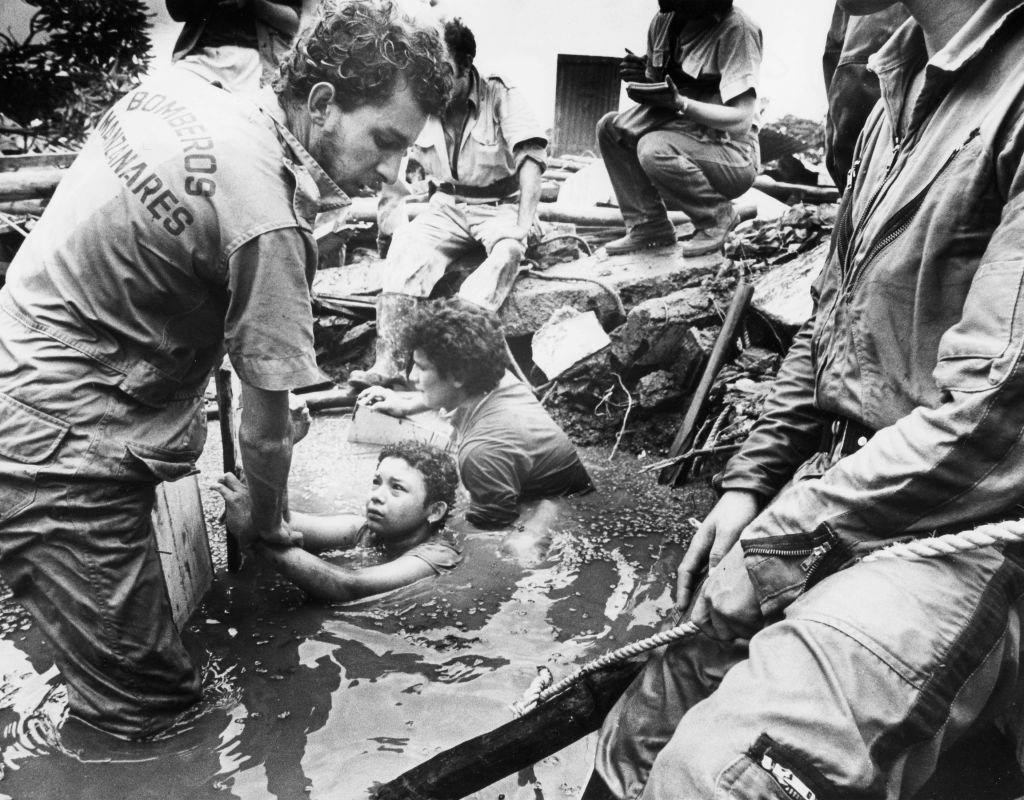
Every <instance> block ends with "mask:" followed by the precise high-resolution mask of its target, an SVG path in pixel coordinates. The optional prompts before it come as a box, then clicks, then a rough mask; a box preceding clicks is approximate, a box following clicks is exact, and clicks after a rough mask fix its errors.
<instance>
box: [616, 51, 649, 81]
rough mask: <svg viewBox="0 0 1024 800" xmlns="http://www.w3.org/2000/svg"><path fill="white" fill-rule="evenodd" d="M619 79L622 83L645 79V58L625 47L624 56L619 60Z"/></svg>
mask: <svg viewBox="0 0 1024 800" xmlns="http://www.w3.org/2000/svg"><path fill="white" fill-rule="evenodd" d="M619 79H620V80H621V81H623V82H624V83H630V82H636V83H641V82H643V81H645V80H647V59H646V58H644V57H642V56H638V55H637V54H636V53H634V52H633V51H632V50H630V49H629V48H627V49H626V55H625V57H624V58H623V59H622V61H620V62H619Z"/></svg>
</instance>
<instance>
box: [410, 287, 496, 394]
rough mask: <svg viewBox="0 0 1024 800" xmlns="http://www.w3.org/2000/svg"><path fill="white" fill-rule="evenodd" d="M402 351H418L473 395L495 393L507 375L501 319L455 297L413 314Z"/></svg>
mask: <svg viewBox="0 0 1024 800" xmlns="http://www.w3.org/2000/svg"><path fill="white" fill-rule="evenodd" d="M402 345H403V347H402V349H403V350H404V351H405V352H406V353H407V354H411V353H412V351H413V350H419V351H420V352H421V353H423V355H425V356H426V357H427V358H428V359H429V360H430V363H431V364H433V365H434V366H435V367H437V371H438V372H439V373H440V374H441V375H442V376H444V377H446V378H454V379H455V380H460V381H462V387H463V389H465V391H467V392H468V393H469V394H470V395H476V394H483V393H484V392H489V391H491V390H492V389H494V388H495V387H496V386H497V385H498V384H499V383H500V382H501V377H502V375H504V374H505V363H506V356H505V334H504V332H503V331H502V328H501V323H500V322H498V317H497V315H496V314H494V313H493V312H491V311H486V310H484V309H482V308H480V307H479V306H473V305H470V304H469V303H464V302H463V301H461V300H459V299H458V298H456V297H451V298H448V299H446V300H433V301H431V302H429V303H426V304H425V305H423V306H421V307H420V308H418V309H416V311H414V312H413V314H412V317H411V318H410V319H409V322H408V324H407V326H406V329H405V331H404V332H403V335H402Z"/></svg>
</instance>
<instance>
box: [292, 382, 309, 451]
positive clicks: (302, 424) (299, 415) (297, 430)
mask: <svg viewBox="0 0 1024 800" xmlns="http://www.w3.org/2000/svg"><path fill="white" fill-rule="evenodd" d="M288 411H289V413H290V414H291V421H292V444H298V443H299V442H301V441H302V440H303V439H305V438H306V434H307V433H309V426H310V425H312V424H313V417H312V416H310V413H309V406H307V405H306V401H305V400H303V399H302V398H301V397H296V396H295V395H293V394H290V395H288Z"/></svg>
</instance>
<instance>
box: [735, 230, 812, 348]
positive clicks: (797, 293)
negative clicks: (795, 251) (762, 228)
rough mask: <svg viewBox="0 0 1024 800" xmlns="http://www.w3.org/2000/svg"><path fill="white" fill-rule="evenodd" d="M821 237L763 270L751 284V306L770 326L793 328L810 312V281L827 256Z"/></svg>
mask: <svg viewBox="0 0 1024 800" xmlns="http://www.w3.org/2000/svg"><path fill="white" fill-rule="evenodd" d="M829 246H830V245H829V241H828V240H825V241H822V242H821V243H820V244H818V245H817V246H816V247H814V248H813V249H811V250H808V251H807V252H806V253H802V254H801V255H799V256H797V257H796V258H794V259H792V260H791V261H787V262H785V263H783V264H780V265H779V266H777V267H775V268H773V269H772V270H770V271H769V272H767V273H765V274H764V275H763V276H762V277H761V278H759V279H758V280H757V282H756V283H755V284H754V299H753V301H752V303H753V306H754V309H755V310H756V311H757V312H758V313H759V314H761V316H763V317H764V318H765V319H766V320H768V321H769V322H770V323H772V324H773V325H777V326H779V327H781V328H784V329H790V330H792V329H796V328H799V327H800V326H801V325H803V324H804V322H806V321H807V320H808V319H809V318H810V316H811V312H812V311H813V306H812V303H811V284H812V283H814V279H815V278H817V277H818V273H819V272H821V268H822V267H823V266H824V265H825V260H826V259H827V258H828V251H829Z"/></svg>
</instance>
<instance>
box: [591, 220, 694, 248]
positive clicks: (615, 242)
mask: <svg viewBox="0 0 1024 800" xmlns="http://www.w3.org/2000/svg"><path fill="white" fill-rule="evenodd" d="M675 243H676V229H675V228H673V227H672V225H671V224H669V222H668V221H667V220H666V222H665V224H664V226H658V227H656V228H654V229H651V228H647V229H643V228H641V227H640V226H637V227H636V228H634V229H633V230H631V231H630V232H629V233H627V234H626V235H625V236H621V237H619V238H618V239H612V240H611V241H610V242H608V243H607V244H606V245H605V246H604V251H605V252H606V253H607V254H608V255H610V256H621V255H625V254H626V253H635V252H637V251H639V250H649V249H652V248H655V247H674V246H675Z"/></svg>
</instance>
